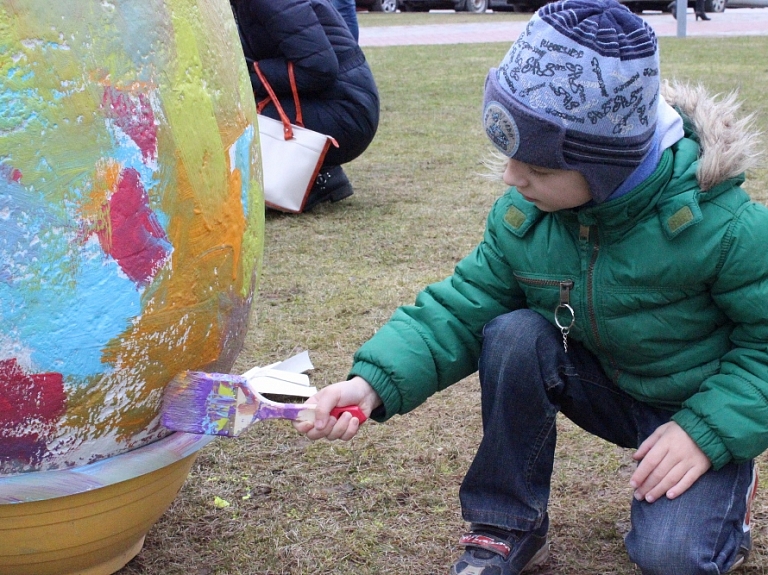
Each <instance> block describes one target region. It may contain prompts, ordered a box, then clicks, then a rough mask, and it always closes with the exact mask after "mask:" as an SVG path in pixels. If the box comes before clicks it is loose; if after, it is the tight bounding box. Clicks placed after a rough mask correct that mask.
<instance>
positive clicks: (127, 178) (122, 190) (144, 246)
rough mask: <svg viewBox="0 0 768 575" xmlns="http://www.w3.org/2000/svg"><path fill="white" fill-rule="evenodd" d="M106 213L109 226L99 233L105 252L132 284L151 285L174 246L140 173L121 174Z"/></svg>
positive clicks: (131, 169)
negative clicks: (154, 207)
mask: <svg viewBox="0 0 768 575" xmlns="http://www.w3.org/2000/svg"><path fill="white" fill-rule="evenodd" d="M105 210H106V211H108V213H107V214H105V216H106V218H105V219H106V221H108V222H109V226H108V227H105V228H104V229H99V230H97V234H98V237H99V243H100V244H101V249H103V250H104V252H106V253H107V254H109V255H110V256H112V257H113V258H115V261H117V263H118V265H119V266H120V269H122V270H123V272H125V274H126V275H127V276H128V277H129V278H130V279H131V281H133V282H134V283H136V284H137V285H139V286H144V285H146V284H148V283H149V281H150V280H151V279H152V277H154V275H155V273H156V272H157V270H158V269H159V268H160V267H161V266H162V265H163V263H165V260H166V259H167V258H168V256H169V255H170V253H171V244H170V242H169V241H168V237H167V236H166V235H165V231H164V230H163V228H162V226H160V222H159V221H158V219H157V216H156V215H155V213H154V212H153V211H152V209H151V208H150V207H149V196H148V195H147V193H146V192H145V191H144V186H143V185H142V183H141V179H140V177H139V173H138V172H137V171H136V170H134V169H133V168H128V169H125V170H123V171H122V172H121V173H120V178H119V180H118V183H117V189H116V190H115V191H114V193H113V194H112V196H111V197H110V198H109V203H108V205H107V206H106V207H105Z"/></svg>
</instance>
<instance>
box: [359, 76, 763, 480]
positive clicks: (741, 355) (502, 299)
mask: <svg viewBox="0 0 768 575" xmlns="http://www.w3.org/2000/svg"><path fill="white" fill-rule="evenodd" d="M665 97H666V99H667V101H668V102H670V103H671V104H672V105H677V106H678V109H679V110H680V111H681V113H682V114H683V116H684V118H685V119H686V130H685V132H686V136H685V137H684V138H683V139H682V140H681V141H679V142H678V143H677V144H675V145H674V146H673V147H672V148H670V149H668V150H666V151H665V152H664V154H663V156H662V159H661V162H660V164H659V166H658V168H657V169H656V171H655V172H654V173H653V174H652V176H651V177H649V178H648V179H647V180H646V181H645V182H643V183H642V184H641V185H640V186H638V187H637V188H635V189H634V190H632V191H631V192H630V193H629V194H627V195H625V196H623V197H621V198H619V199H616V200H613V201H610V202H606V203H603V204H600V205H597V206H593V207H583V208H581V209H578V210H563V211H560V212H555V213H544V212H541V211H539V210H538V209H537V208H536V207H535V206H534V205H533V204H530V203H528V202H527V201H525V200H524V199H523V198H522V196H520V194H519V193H517V191H516V190H515V189H514V188H511V189H510V190H509V191H508V192H507V193H506V194H505V195H504V196H503V197H501V198H500V199H499V200H498V201H497V202H496V203H495V205H494V207H493V209H492V210H491V213H490V215H489V216H488V221H487V227H486V231H485V235H484V238H483V241H482V243H480V245H479V246H477V248H476V249H475V250H474V251H473V252H472V253H471V254H470V255H469V256H468V257H466V258H464V259H463V260H462V261H461V262H460V263H459V264H458V265H457V266H456V269H455V270H454V274H453V275H452V276H451V277H449V278H448V279H446V280H444V281H442V282H439V283H436V284H433V285H431V286H429V287H427V288H426V289H425V290H424V291H423V292H421V293H420V294H419V296H418V297H417V299H416V303H415V305H413V306H405V307H401V308H399V309H398V310H397V311H396V312H395V313H394V315H393V316H392V318H391V320H390V321H389V322H388V323H387V324H385V325H384V326H383V327H382V328H381V329H380V330H379V331H378V332H377V333H376V334H375V335H374V337H373V338H372V339H371V340H369V341H368V342H367V343H365V344H364V345H363V346H362V347H361V348H360V349H359V350H358V352H357V353H356V354H355V361H354V365H353V368H352V370H351V372H350V376H352V375H359V376H361V377H363V378H364V379H365V380H366V381H368V382H369V383H370V384H371V385H372V386H373V387H374V389H375V390H376V392H377V393H378V394H379V396H380V397H381V399H382V401H383V404H384V405H383V407H384V410H383V414H382V415H381V416H380V417H379V419H381V420H384V419H387V418H389V417H391V416H393V415H395V414H402V413H406V412H408V411H410V410H412V409H414V408H415V407H416V406H418V405H419V404H421V403H422V402H424V401H425V400H426V399H427V398H428V397H429V396H430V395H432V394H433V393H435V392H437V391H440V390H442V389H445V388H446V387H448V386H449V385H451V384H453V383H455V382H457V381H459V380H460V379H462V378H464V377H466V376H468V375H470V374H471V373H473V372H475V371H476V370H477V364H478V359H479V356H480V350H481V346H482V330H483V326H484V325H485V324H486V323H488V322H489V321H490V320H491V319H493V318H494V317H496V316H498V315H501V314H504V313H507V312H509V311H511V310H515V309H519V308H530V309H533V310H535V311H537V312H538V313H540V314H541V315H543V316H544V317H545V318H547V319H549V320H550V321H551V322H553V323H555V316H554V314H555V309H556V308H557V307H558V305H559V304H560V303H561V302H563V301H564V299H563V298H567V299H568V303H569V304H570V306H571V307H572V308H573V310H574V312H575V323H574V325H573V328H572V329H571V331H570V334H569V336H568V337H569V338H572V339H574V340H577V341H579V342H581V343H582V344H583V345H584V346H585V347H586V348H587V349H589V350H590V351H591V352H593V353H594V354H595V355H596V356H597V357H598V358H599V360H600V362H601V364H602V366H603V368H604V370H605V372H606V373H607V374H608V376H609V377H610V378H611V379H612V380H613V381H614V382H616V383H617V385H619V386H620V387H621V388H622V389H623V390H625V391H626V392H627V393H629V394H630V395H632V396H633V397H635V398H637V399H638V400H640V401H644V402H647V403H649V404H652V405H654V406H658V407H663V408H667V409H671V410H675V411H676V413H675V414H674V416H673V419H674V421H676V422H677V423H678V424H679V425H680V426H681V427H682V428H683V429H684V430H685V431H686V432H687V433H688V434H689V435H690V436H691V437H692V438H693V440H694V441H695V442H696V443H697V444H698V445H699V447H701V449H702V450H703V451H704V453H706V455H707V456H708V457H709V459H710V460H711V462H712V465H713V467H714V468H716V469H717V468H720V467H722V466H723V465H725V464H726V463H728V462H730V461H735V462H741V461H745V460H749V459H751V458H754V457H755V456H757V455H758V454H760V453H761V452H762V451H764V450H765V449H766V447H768V261H767V258H766V255H765V250H766V248H768V209H766V208H765V207H764V206H762V205H760V204H757V203H754V202H752V201H750V199H749V197H748V196H747V194H746V193H745V192H744V191H743V190H742V189H741V188H740V184H741V183H742V182H743V179H744V178H743V175H742V172H743V169H744V168H745V167H749V161H750V158H751V157H752V156H751V153H750V150H749V149H748V146H747V144H748V143H750V141H751V140H750V138H749V137H747V136H745V134H744V132H743V129H744V124H739V123H737V122H734V121H733V118H732V116H733V111H734V109H733V108H734V105H732V103H731V102H725V103H722V102H721V103H719V104H716V103H714V101H713V100H712V99H711V98H709V97H708V96H707V95H706V93H705V92H703V90H702V89H701V88H697V89H693V88H689V87H684V86H674V87H669V86H668V87H667V89H666V92H665ZM713 107H714V108H715V109H713ZM713 124H728V125H725V126H724V125H713ZM723 130H725V132H723ZM708 131H716V133H717V134H718V136H717V137H716V138H713V141H714V143H713V144H711V146H709V147H708V146H702V145H700V143H701V142H706V141H708V139H707V138H706V137H705V136H706V135H707V132H708ZM723 133H726V134H729V136H728V137H723V135H722V134H723ZM704 190H706V191H704ZM561 310H562V308H561ZM569 320H570V316H569V314H565V315H560V323H561V324H563V323H566V324H567V323H568V321H569Z"/></svg>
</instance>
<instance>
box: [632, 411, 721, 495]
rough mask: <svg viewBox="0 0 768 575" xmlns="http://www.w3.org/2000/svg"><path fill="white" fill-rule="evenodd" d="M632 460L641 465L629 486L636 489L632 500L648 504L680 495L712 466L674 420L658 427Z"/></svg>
mask: <svg viewBox="0 0 768 575" xmlns="http://www.w3.org/2000/svg"><path fill="white" fill-rule="evenodd" d="M632 457H633V458H634V459H635V460H637V461H640V464H639V465H638V466H637V469H636V470H635V473H634V474H633V475H632V477H631V478H630V480H629V484H630V485H631V486H632V487H633V488H634V489H635V499H637V500H638V501H641V500H643V499H645V500H646V501H647V502H648V503H653V502H654V501H656V500H657V499H658V498H659V497H661V496H662V495H666V496H667V498H668V499H674V498H675V497H677V496H679V495H682V494H683V493H684V492H685V491H686V490H687V489H688V488H689V487H690V486H691V485H693V484H694V483H695V481H696V480H697V479H698V478H699V477H701V476H702V475H704V473H705V472H706V471H707V470H708V469H709V468H710V467H711V465H712V463H711V462H710V461H709V458H708V457H707V456H706V455H704V452H703V451H702V450H701V448H699V446H698V445H696V443H695V442H694V441H693V439H691V436H690V435H688V434H687V433H686V432H685V431H684V430H683V428H682V427H680V426H679V425H678V424H677V423H675V422H674V421H670V422H668V423H665V424H664V425H661V426H659V427H658V429H656V431H654V432H653V434H651V436H650V437H648V439H646V440H645V441H643V443H642V444H641V445H640V447H639V448H638V449H637V451H636V452H635V454H634V455H633V456H632Z"/></svg>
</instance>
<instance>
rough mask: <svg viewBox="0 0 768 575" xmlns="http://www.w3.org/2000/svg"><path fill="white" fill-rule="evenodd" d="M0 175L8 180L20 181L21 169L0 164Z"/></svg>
mask: <svg viewBox="0 0 768 575" xmlns="http://www.w3.org/2000/svg"><path fill="white" fill-rule="evenodd" d="M0 176H2V177H3V178H5V179H6V180H8V181H9V182H20V181H21V170H19V169H18V168H11V167H10V166H5V165H2V164H0Z"/></svg>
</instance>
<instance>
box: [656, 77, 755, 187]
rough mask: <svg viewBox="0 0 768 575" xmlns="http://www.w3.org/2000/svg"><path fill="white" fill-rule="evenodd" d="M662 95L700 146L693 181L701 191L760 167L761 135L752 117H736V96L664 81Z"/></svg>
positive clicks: (699, 86) (737, 106)
mask: <svg viewBox="0 0 768 575" xmlns="http://www.w3.org/2000/svg"><path fill="white" fill-rule="evenodd" d="M661 94H662V96H663V97H664V99H665V100H666V101H667V103H669V105H670V106H672V107H674V108H676V109H677V110H678V112H680V113H682V114H683V116H684V120H687V121H688V122H690V124H691V127H692V128H693V131H694V133H695V137H696V138H697V139H698V141H699V145H700V146H701V155H700V157H699V166H698V169H697V170H696V178H697V180H698V182H699V186H700V187H701V189H702V190H704V191H706V190H710V189H712V188H713V187H714V186H716V185H717V184H719V183H721V182H724V181H725V180H728V179H730V178H733V177H736V176H738V175H739V174H742V173H744V172H746V171H748V170H751V169H754V168H757V167H758V166H759V165H760V164H761V155H762V150H761V137H760V136H761V134H760V133H759V132H758V131H757V129H756V127H755V122H754V115H749V116H745V117H741V118H740V117H739V114H738V112H739V108H740V107H741V104H740V102H739V101H738V94H737V93H736V92H732V93H730V94H728V95H726V96H719V95H712V94H710V93H709V91H708V90H707V88H705V87H704V86H702V85H696V86H692V85H690V84H686V83H683V82H677V81H670V82H664V83H663V84H662V86H661Z"/></svg>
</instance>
